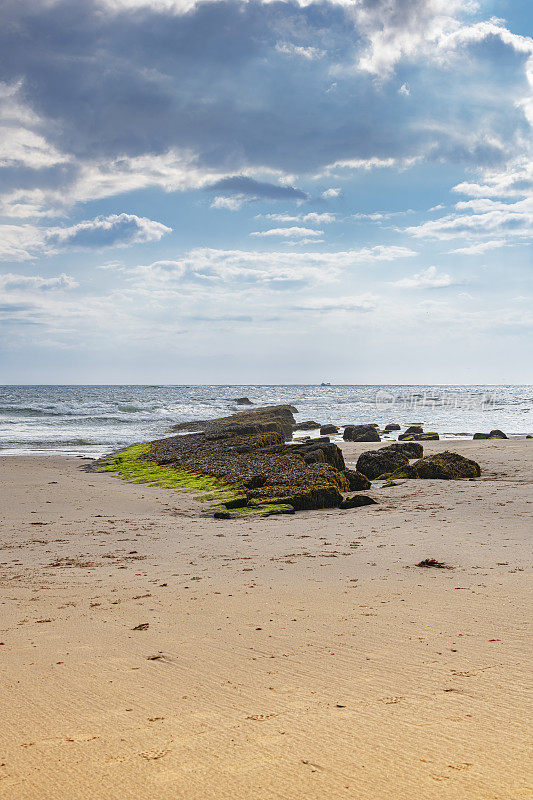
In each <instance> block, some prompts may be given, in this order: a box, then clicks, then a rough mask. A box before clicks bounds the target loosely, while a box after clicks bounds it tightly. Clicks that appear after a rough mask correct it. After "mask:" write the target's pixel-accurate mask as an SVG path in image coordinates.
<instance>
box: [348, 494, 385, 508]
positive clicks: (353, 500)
mask: <svg viewBox="0 0 533 800" xmlns="http://www.w3.org/2000/svg"><path fill="white" fill-rule="evenodd" d="M375 503H376V500H374V499H373V498H372V497H368V495H366V494H355V495H353V497H345V498H344V500H343V501H342V503H341V504H340V508H342V509H347V508H361V506H371V505H374V504H375Z"/></svg>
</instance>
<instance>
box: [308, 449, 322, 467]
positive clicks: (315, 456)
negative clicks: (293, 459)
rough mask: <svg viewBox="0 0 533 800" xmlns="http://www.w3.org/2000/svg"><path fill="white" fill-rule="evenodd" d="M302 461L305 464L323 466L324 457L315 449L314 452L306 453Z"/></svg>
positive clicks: (319, 450)
mask: <svg viewBox="0 0 533 800" xmlns="http://www.w3.org/2000/svg"><path fill="white" fill-rule="evenodd" d="M304 461H305V463H306V464H320V463H322V464H325V463H326V457H325V455H324V452H323V451H322V450H321V449H320V448H318V447H317V449H316V450H310V451H309V452H308V453H304Z"/></svg>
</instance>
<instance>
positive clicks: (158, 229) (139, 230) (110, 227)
mask: <svg viewBox="0 0 533 800" xmlns="http://www.w3.org/2000/svg"><path fill="white" fill-rule="evenodd" d="M171 232H172V228H169V227H167V226H166V225H163V223H162V222H156V221H155V220H152V219H148V218H147V217H138V216H137V215H136V214H110V215H109V216H107V217H104V216H100V217H95V219H91V220H84V221H83V222H79V223H78V224H77V225H71V226H70V227H66V228H49V229H48V230H47V231H46V234H45V235H46V240H47V242H50V243H52V244H53V245H57V246H63V247H64V246H69V247H80V248H86V247H90V248H93V247H96V248H100V247H125V246H128V245H132V244H144V243H146V242H158V241H159V240H160V239H161V238H162V237H163V236H165V235H166V234H167V233H171Z"/></svg>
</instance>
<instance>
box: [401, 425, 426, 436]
mask: <svg viewBox="0 0 533 800" xmlns="http://www.w3.org/2000/svg"><path fill="white" fill-rule="evenodd" d="M414 433H424V430H423V428H422V426H421V425H409V427H408V428H407V430H405V431H404V433H403V435H404V436H410V435H412V434H414Z"/></svg>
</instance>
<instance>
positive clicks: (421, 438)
mask: <svg viewBox="0 0 533 800" xmlns="http://www.w3.org/2000/svg"><path fill="white" fill-rule="evenodd" d="M439 438H440V437H439V434H438V433H435V431H428V432H427V433H409V434H407V433H401V434H400V435H399V436H398V440H399V441H402V442H403V441H405V442H431V441H435V442H436V441H438V440H439Z"/></svg>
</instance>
